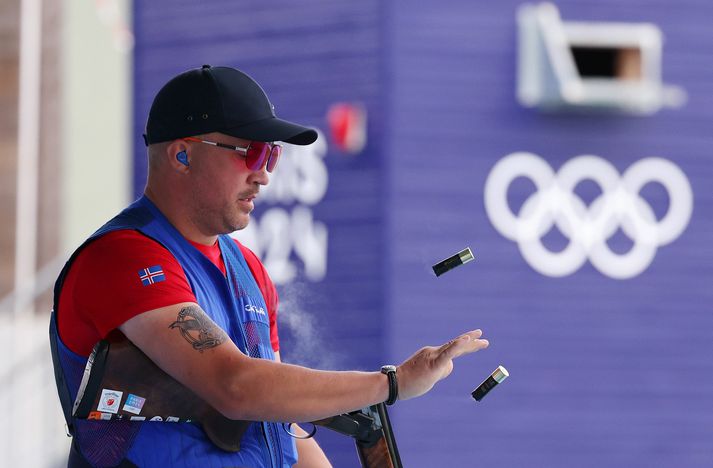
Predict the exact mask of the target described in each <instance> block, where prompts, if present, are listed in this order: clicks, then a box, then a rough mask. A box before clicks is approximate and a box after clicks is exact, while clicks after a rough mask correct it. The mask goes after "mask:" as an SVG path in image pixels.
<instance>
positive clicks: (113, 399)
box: [97, 388, 124, 414]
mask: <svg viewBox="0 0 713 468" xmlns="http://www.w3.org/2000/svg"><path fill="white" fill-rule="evenodd" d="M123 394H124V392H120V391H118V390H110V389H107V388H103V389H102V394H101V397H99V404H98V405H97V411H102V412H106V413H114V414H116V413H118V412H119V405H120V404H121V396H122V395H123Z"/></svg>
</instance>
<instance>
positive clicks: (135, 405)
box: [122, 393, 146, 414]
mask: <svg viewBox="0 0 713 468" xmlns="http://www.w3.org/2000/svg"><path fill="white" fill-rule="evenodd" d="M144 403H146V398H141V397H140V396H137V395H134V394H133V393H129V396H127V397H126V403H124V407H123V408H122V409H123V410H124V411H126V412H127V413H133V414H139V413H141V408H143V407H144Z"/></svg>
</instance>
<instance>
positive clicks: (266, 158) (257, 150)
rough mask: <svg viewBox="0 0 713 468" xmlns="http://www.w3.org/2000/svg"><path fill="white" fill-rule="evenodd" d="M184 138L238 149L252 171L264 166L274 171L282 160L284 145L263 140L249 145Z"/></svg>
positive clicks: (269, 170)
mask: <svg viewBox="0 0 713 468" xmlns="http://www.w3.org/2000/svg"><path fill="white" fill-rule="evenodd" d="M182 139H183V140H186V141H194V142H196V143H205V144H206V145H212V146H218V147H220V148H226V149H229V150H233V151H237V152H238V153H240V154H241V156H243V157H244V158H245V165H246V166H247V168H248V169H250V170H251V171H259V170H261V169H262V168H263V167H265V168H267V172H272V171H274V170H275V167H276V166H277V163H278V161H279V160H280V155H281V154H282V146H280V145H275V144H273V143H265V142H262V141H251V142H250V144H249V145H248V146H235V145H229V144H227V143H219V142H217V141H208V140H201V139H200V138H195V137H186V138H182Z"/></svg>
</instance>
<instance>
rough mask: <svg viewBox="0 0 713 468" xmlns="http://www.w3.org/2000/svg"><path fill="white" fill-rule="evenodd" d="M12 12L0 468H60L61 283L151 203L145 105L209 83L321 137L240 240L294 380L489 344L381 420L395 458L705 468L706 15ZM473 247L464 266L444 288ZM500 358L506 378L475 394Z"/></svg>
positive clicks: (641, 1) (709, 50) (3, 91)
mask: <svg viewBox="0 0 713 468" xmlns="http://www.w3.org/2000/svg"><path fill="white" fill-rule="evenodd" d="M0 12H1V13H2V14H1V15H0V18H1V19H0V38H2V41H0V61H1V63H2V67H0V101H1V102H2V108H3V110H4V111H5V112H3V114H2V117H0V122H1V123H2V125H1V126H0V149H1V150H2V156H0V181H1V183H0V217H2V220H3V222H2V223H0V242H1V243H2V249H3V250H2V251H3V254H4V255H3V257H2V262H1V263H0V294H1V295H2V297H1V298H0V313H1V314H3V315H4V316H3V321H2V323H3V325H2V326H1V327H0V336H2V339H3V343H4V344H5V349H6V358H5V359H3V360H0V362H1V364H0V376H1V377H0V465H1V466H41V467H45V466H46V467H53V466H61V465H62V464H63V462H64V457H65V456H66V451H67V448H68V446H69V439H68V438H67V437H66V436H65V435H64V427H63V426H64V423H63V421H62V418H61V413H60V408H59V403H58V400H57V396H56V392H55V389H54V381H53V377H52V369H51V365H50V359H49V349H48V346H47V344H48V341H47V321H48V311H49V309H50V308H51V288H52V284H53V281H54V278H55V276H56V274H57V273H58V271H59V269H60V268H61V266H62V264H63V262H64V261H65V260H66V258H67V257H68V255H69V253H71V251H72V250H73V249H74V248H76V246H78V245H79V244H80V243H81V242H82V240H83V239H84V238H85V237H86V236H88V235H89V234H91V232H93V231H94V230H95V229H96V228H98V227H99V226H100V225H101V224H102V223H103V222H104V221H105V220H106V219H108V218H109V217H111V216H112V215H113V214H114V213H116V212H117V211H119V210H120V209H121V208H122V207H123V206H124V205H125V204H126V203H128V202H129V201H131V200H132V199H133V198H134V197H136V196H138V195H139V194H140V193H141V191H142V189H143V185H144V182H145V169H146V167H145V166H146V164H145V148H144V146H143V141H142V139H141V133H142V132H143V127H144V123H145V119H146V114H147V111H148V108H149V106H150V103H151V99H152V98H153V95H154V94H155V93H156V91H157V90H158V89H159V88H160V86H161V85H162V84H163V83H165V81H166V80H167V79H169V78H170V77H172V76H173V75H175V74H176V73H179V72H181V71H183V70H186V69H188V68H193V67H199V66H201V65H203V64H211V65H229V66H234V67H238V68H240V69H242V70H244V71H246V72H247V73H249V74H250V75H252V76H253V77H254V78H255V79H256V80H257V81H258V82H260V83H261V84H262V85H263V87H264V88H265V89H266V91H267V93H268V95H269V96H270V98H271V100H272V102H273V103H274V105H275V107H276V111H277V114H278V115H279V116H281V117H284V118H288V119H293V120H296V121H299V122H304V123H306V124H309V125H311V126H314V127H315V128H317V129H318V130H319V131H320V139H319V140H318V142H316V143H315V144H314V145H311V146H309V147H306V148H301V147H292V146H287V148H286V151H285V156H284V160H283V162H281V166H280V168H279V170H278V171H276V173H275V174H274V176H273V178H272V181H271V184H270V186H269V187H268V189H267V190H265V193H264V196H263V197H262V198H261V199H259V204H258V206H257V208H256V211H255V213H254V216H253V219H252V221H251V224H250V226H249V227H248V228H247V229H246V230H244V231H242V232H239V233H236V234H235V235H236V236H237V237H238V238H239V239H241V240H242V241H244V242H245V243H246V244H248V245H249V246H250V247H251V248H252V249H253V250H254V251H255V252H256V253H257V254H258V255H259V256H261V258H263V260H264V262H265V264H266V266H267V268H268V271H270V273H271V275H272V277H273V279H274V280H275V282H276V283H277V284H278V288H279V292H280V295H281V308H280V322H279V324H280V332H281V337H282V339H281V343H282V350H281V354H282V357H283V359H284V360H285V361H288V362H293V363H298V364H305V365H310V366H315V367H319V368H325V369H353V368H359V369H369V370H371V369H376V368H378V367H379V366H380V365H382V364H384V363H387V362H400V361H402V360H403V359H405V358H407V357H408V356H409V355H410V354H411V353H412V352H414V351H415V350H416V349H417V348H418V347H420V346H422V345H425V344H433V343H439V342H442V341H443V340H445V339H448V338H450V337H451V336H453V335H454V334H456V333H459V332H461V331H464V330H467V329H471V328H474V327H481V328H483V329H484V330H485V331H486V335H487V337H488V338H489V339H490V340H491V347H490V349H489V350H487V351H486V352H483V353H479V354H477V355H475V356H470V357H467V358H463V359H461V360H459V361H458V362H457V363H456V368H455V370H454V373H453V375H452V376H451V377H450V378H449V379H448V380H446V381H444V382H442V383H440V384H438V385H437V386H436V388H435V389H434V390H433V391H432V392H431V393H429V394H428V395H426V396H424V397H423V398H419V399H415V400H410V401H407V402H400V403H399V404H397V405H396V406H394V407H393V410H392V420H393V421H392V422H393V425H394V429H395V433H396V438H397V441H398V443H399V448H400V452H401V456H402V459H403V461H404V465H405V466H408V467H433V466H443V465H451V466H475V465H483V466H493V467H525V466H527V467H530V466H532V467H572V466H576V467H590V466H591V467H594V466H596V467H600V466H607V467H650V466H657V467H659V466H661V467H709V466H713V445H711V443H710V441H711V438H712V436H713V403H711V395H713V359H712V357H713V313H712V312H713V308H712V306H711V304H713V288H711V280H712V279H713V248H712V247H711V242H710V241H711V238H712V236H713V194H711V191H710V190H709V189H706V187H710V184H711V180H713V165H711V162H710V158H711V152H712V151H713V132H711V130H710V129H711V126H712V124H713V105H712V104H713V71H711V67H710V66H709V65H708V61H709V59H710V57H713V33H711V32H710V28H708V26H707V23H706V20H707V19H708V18H710V17H711V16H712V15H713V4H708V3H706V2H701V1H699V0H682V1H680V2H678V3H676V4H675V6H674V5H673V4H671V3H670V2H660V1H657V0H627V1H625V2H621V1H614V0H599V1H596V2H595V1H585V0H561V1H559V2H557V3H556V4H550V3H529V4H528V3H526V2H523V1H515V0H505V1H502V2H498V3H492V2H469V1H463V0H457V1H452V2H447V3H443V2H436V1H430V0H424V1H418V2H402V1H399V0H393V1H390V2H383V1H375V0H372V1H365V2H347V1H324V0H307V1H302V2H298V3H296V2H288V1H283V0H279V1H275V2H269V3H265V2H258V1H256V0H242V1H239V2H236V1H233V0H231V1H228V0H214V1H210V2H193V1H170V2H169V1H167V0H156V1H152V2H129V1H128V0H126V1H120V0H95V1H93V2H76V1H73V2H69V1H67V2H48V1H43V0H21V1H14V2H13V1H6V2H3V3H2V4H0ZM466 246H470V247H471V248H472V249H473V251H474V253H475V256H476V260H475V262H471V263H469V264H467V265H464V266H461V267H459V268H457V269H455V270H453V271H451V272H448V273H447V274H445V275H443V276H441V277H438V278H436V277H435V275H434V274H433V272H432V271H431V265H433V264H434V263H436V262H438V261H439V260H442V259H444V258H446V257H448V256H450V255H452V254H454V253H456V252H457V251H460V250H462V249H463V248H465V247H466ZM499 364H502V365H504V366H505V367H506V368H507V369H508V370H509V371H510V373H511V377H510V378H509V379H508V380H507V381H506V382H505V383H504V384H503V385H502V386H501V387H498V388H497V389H495V390H494V391H493V393H492V394H491V395H488V396H487V397H486V398H485V399H484V400H483V401H481V402H479V403H476V402H474V401H473V400H472V399H471V398H470V391H471V390H473V388H475V386H476V385H477V384H478V383H480V382H481V381H482V380H483V379H484V378H485V377H486V376H487V375H488V374H489V373H490V372H491V371H492V370H493V369H495V368H496V367H497V366H498V365H499ZM317 438H318V440H319V441H320V444H321V445H322V446H323V447H324V448H325V451H326V452H327V454H328V456H329V457H330V458H331V459H332V461H333V463H334V465H335V466H337V467H343V466H344V467H350V466H358V462H357V458H356V454H355V451H354V448H353V444H352V442H351V441H349V440H346V439H344V438H343V437H342V436H339V435H337V434H333V433H327V432H326V431H325V430H320V431H318V434H317Z"/></svg>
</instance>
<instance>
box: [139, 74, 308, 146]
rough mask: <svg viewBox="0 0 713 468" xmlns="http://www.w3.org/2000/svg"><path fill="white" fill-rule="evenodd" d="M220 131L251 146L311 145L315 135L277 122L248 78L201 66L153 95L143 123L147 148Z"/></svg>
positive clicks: (291, 123) (269, 106) (263, 96)
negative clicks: (277, 143) (252, 143)
mask: <svg viewBox="0 0 713 468" xmlns="http://www.w3.org/2000/svg"><path fill="white" fill-rule="evenodd" d="M210 132H220V133H225V134H226V135H230V136H234V137H237V138H244V139H246V140H254V141H284V142H287V143H292V144H295V145H309V144H311V143H313V142H314V141H315V140H316V139H317V132H316V131H314V130H313V129H311V128H308V127H303V126H302V125H298V124H296V123H293V122H289V121H287V120H282V119H278V118H277V116H276V115H275V107H274V106H273V105H272V104H271V103H270V100H269V99H268V98H267V95H266V94H265V91H263V89H262V88H261V87H260V85H259V84H257V82H256V81H255V80H253V79H252V78H251V77H250V76H248V75H247V74H245V73H243V72H241V71H240V70H237V69H235V68H230V67H211V66H210V65H203V66H202V67H201V68H194V69H192V70H188V71H185V72H183V73H181V74H180V75H178V76H176V77H174V78H173V79H171V81H169V82H168V83H166V84H165V85H164V87H163V88H161V90H160V91H159V92H158V94H156V97H155V98H154V101H153V104H151V110H150V111H149V118H148V121H147V122H146V134H144V142H145V143H146V146H148V145H150V144H153V143H161V142H163V141H171V140H175V139H177V138H184V137H188V136H193V135H200V134H203V133H210Z"/></svg>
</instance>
